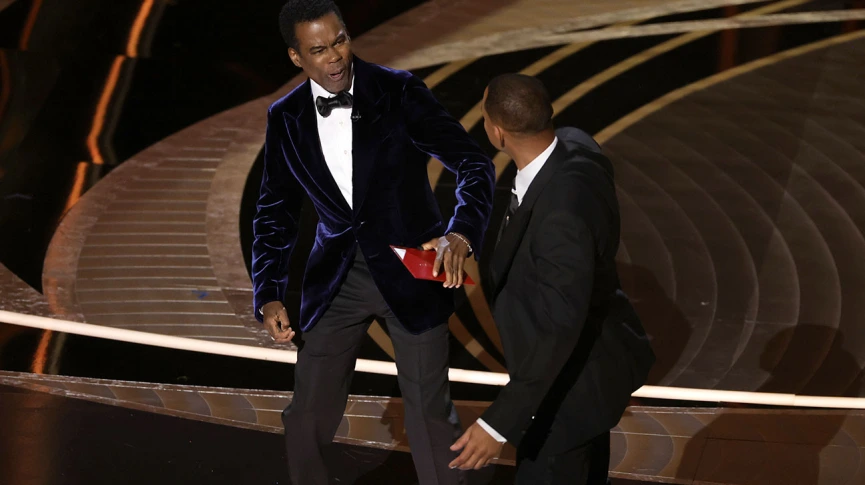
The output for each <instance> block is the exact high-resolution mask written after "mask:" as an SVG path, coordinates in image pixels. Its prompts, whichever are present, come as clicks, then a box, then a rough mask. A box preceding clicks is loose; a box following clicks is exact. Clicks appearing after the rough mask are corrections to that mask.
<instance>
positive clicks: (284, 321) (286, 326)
mask: <svg viewBox="0 0 865 485" xmlns="http://www.w3.org/2000/svg"><path fill="white" fill-rule="evenodd" d="M276 316H277V317H279V324H280V325H279V328H280V330H282V332H283V333H288V332H289V331H291V322H290V321H289V320H288V312H287V311H286V310H285V307H283V308H281V309H280V310H279V311H278V312H276Z"/></svg>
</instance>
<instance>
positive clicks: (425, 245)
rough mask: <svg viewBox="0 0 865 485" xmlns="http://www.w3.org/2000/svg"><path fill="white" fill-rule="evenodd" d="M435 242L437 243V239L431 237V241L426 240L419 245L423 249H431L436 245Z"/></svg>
mask: <svg viewBox="0 0 865 485" xmlns="http://www.w3.org/2000/svg"><path fill="white" fill-rule="evenodd" d="M437 243H438V240H437V239H433V240H431V241H427V242H425V243H423V244H422V245H421V249H423V250H424V251H430V250H433V249H435V248H436V246H437V245H438V244H437Z"/></svg>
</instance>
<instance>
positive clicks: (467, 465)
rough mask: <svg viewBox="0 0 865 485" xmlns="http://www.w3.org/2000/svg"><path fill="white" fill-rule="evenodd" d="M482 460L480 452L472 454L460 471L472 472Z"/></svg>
mask: <svg viewBox="0 0 865 485" xmlns="http://www.w3.org/2000/svg"><path fill="white" fill-rule="evenodd" d="M479 460H480V455H479V454H478V452H475V453H472V455H471V456H470V457H469V458H468V459H467V460H465V461H464V462H463V464H462V466H460V467H459V469H460V470H471V469H472V468H474V467H475V465H477V463H478V461H479Z"/></svg>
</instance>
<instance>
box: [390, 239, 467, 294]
mask: <svg viewBox="0 0 865 485" xmlns="http://www.w3.org/2000/svg"><path fill="white" fill-rule="evenodd" d="M391 249H392V250H393V252H394V254H396V256H397V257H398V258H399V259H400V261H402V264H403V265H404V266H405V267H406V269H408V270H409V272H410V273H411V274H412V276H414V277H415V278H417V279H421V280H430V281H441V282H443V283H444V286H447V287H449V288H453V287H454V286H456V287H459V286H460V285H461V284H462V283H463V282H464V283H465V284H467V285H473V284H475V282H474V281H473V280H472V279H471V277H470V276H469V275H467V274H465V273H461V274H460V275H459V276H460V278H459V279H457V276H458V275H454V274H451V275H448V274H447V271H445V272H440V273H438V274H436V273H435V272H434V269H435V267H436V262H437V261H438V263H439V264H441V263H442V261H443V260H444V256H443V254H444V251H431V250H429V251H424V250H421V249H415V248H405V247H400V246H391ZM447 268H448V266H447V265H445V269H446V270H447ZM460 269H462V266H460ZM448 276H450V277H451V279H452V280H453V281H452V282H450V284H449V281H448ZM463 276H464V278H465V279H464V281H463V278H462V277H463Z"/></svg>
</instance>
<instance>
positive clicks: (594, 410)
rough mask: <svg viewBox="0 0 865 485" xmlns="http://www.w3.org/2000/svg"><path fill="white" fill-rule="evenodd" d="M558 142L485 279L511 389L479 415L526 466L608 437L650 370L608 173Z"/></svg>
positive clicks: (583, 140)
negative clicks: (624, 279) (622, 264)
mask: <svg viewBox="0 0 865 485" xmlns="http://www.w3.org/2000/svg"><path fill="white" fill-rule="evenodd" d="M557 135H558V137H559V142H558V144H557V146H556V148H555V150H554V151H553V153H552V155H551V156H550V158H549V159H548V160H547V162H546V164H545V165H544V166H543V168H542V169H541V171H540V172H539V173H538V174H537V176H536V177H535V179H534V180H533V181H532V183H531V185H530V186H529V189H528V191H527V192H526V195H525V197H524V198H523V201H522V204H521V205H520V207H519V209H518V210H517V211H516V212H515V213H514V215H513V216H512V217H511V220H510V222H509V224H508V225H507V228H506V229H505V230H504V231H503V232H502V233H501V240H500V241H499V243H498V244H497V245H496V249H495V252H494V254H493V256H492V261H491V263H490V267H489V273H488V280H487V281H489V282H490V283H491V284H490V287H489V288H488V291H489V295H490V299H491V301H492V305H493V315H494V317H495V320H496V324H497V325H498V328H499V332H500V334H501V338H502V344H503V346H504V353H505V359H506V361H507V367H508V373H509V374H510V379H511V380H510V383H508V385H507V386H505V387H504V388H503V389H502V391H501V393H500V394H499V396H498V398H497V399H496V400H495V402H493V404H492V405H491V406H490V407H489V409H488V410H487V411H486V412H485V413H484V415H483V416H482V417H483V419H484V421H486V422H487V423H488V424H489V425H490V426H492V427H493V428H494V429H495V430H496V431H498V432H499V433H500V434H501V435H502V436H504V437H505V438H507V439H508V441H509V442H511V443H512V444H514V445H517V446H519V447H520V451H521V452H522V453H524V454H527V455H528V456H531V455H532V454H536V453H538V452H539V451H541V450H543V452H544V454H547V453H560V452H563V451H566V450H568V449H570V448H573V447H575V446H578V445H580V444H583V443H585V442H586V441H588V440H590V439H591V438H593V437H595V436H597V435H599V434H601V433H603V432H606V431H609V430H610V429H611V428H613V427H614V426H615V425H616V424H617V423H618V421H619V419H620V418H621V416H622V413H623V412H624V410H625V407H626V406H627V404H628V401H629V398H630V395H631V393H632V392H633V391H634V390H636V389H638V388H639V387H640V386H642V385H643V383H644V382H645V380H646V376H647V375H648V372H649V368H650V367H651V366H652V364H653V363H654V360H655V357H654V354H653V352H652V350H651V347H650V346H649V341H648V339H647V337H646V334H645V332H644V330H643V328H642V325H641V324H640V321H639V319H638V318H637V315H636V313H635V312H634V310H633V308H632V306H631V304H630V302H629V301H628V298H627V296H625V294H624V293H623V292H622V290H621V288H620V284H619V277H618V273H617V271H616V262H615V256H616V251H617V250H618V247H619V206H618V201H617V199H616V193H615V185H614V182H613V169H612V165H611V164H610V162H609V160H607V158H606V157H604V156H603V155H602V154H601V152H600V148H599V147H598V145H597V144H596V143H595V142H594V140H592V138H591V137H590V136H588V135H587V134H585V133H583V132H581V131H579V130H576V129H574V128H564V129H560V130H558V131H557Z"/></svg>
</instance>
